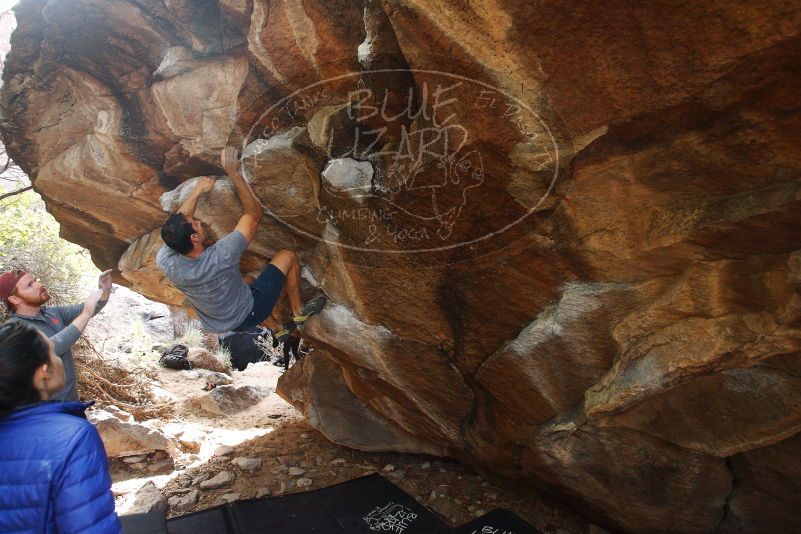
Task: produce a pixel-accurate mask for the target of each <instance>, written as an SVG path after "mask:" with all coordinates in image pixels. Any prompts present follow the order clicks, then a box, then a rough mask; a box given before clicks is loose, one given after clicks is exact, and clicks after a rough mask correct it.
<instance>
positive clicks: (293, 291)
mask: <svg viewBox="0 0 801 534" xmlns="http://www.w3.org/2000/svg"><path fill="white" fill-rule="evenodd" d="M221 163H222V167H223V169H224V170H225V172H226V174H227V175H228V177H229V178H230V179H231V182H232V183H233V184H234V187H235V188H236V193H237V196H238V197H239V200H240V202H241V203H242V206H243V208H244V210H245V213H244V215H242V217H241V218H240V219H239V222H238V223H237V225H236V228H235V229H234V231H233V232H231V233H230V234H228V235H226V236H225V237H223V238H222V239H220V240H218V241H217V242H216V243H211V242H210V241H209V236H208V233H207V231H206V229H205V227H204V224H203V222H201V221H200V220H199V219H196V218H195V217H194V214H195V208H197V203H198V199H199V198H200V196H201V195H203V194H204V193H207V192H209V191H211V190H212V188H213V187H214V179H213V178H211V177H202V178H200V179H199V180H198V182H197V184H196V185H195V188H194V190H193V191H192V193H191V194H190V195H189V198H187V199H186V201H185V202H184V203H183V204H182V205H181V207H180V208H179V209H178V211H177V212H176V213H174V214H173V215H171V216H170V217H169V218H168V219H167V222H165V223H164V226H162V228H161V237H162V239H163V240H164V243H166V245H165V246H163V247H161V249H160V250H159V251H158V253H157V254H156V264H157V265H158V267H159V269H161V271H162V272H163V273H164V274H165V275H166V276H167V279H168V280H169V281H170V282H171V283H172V284H173V285H174V286H175V287H177V288H178V289H180V290H181V291H182V292H183V293H184V294H185V295H186V296H187V298H188V299H189V302H190V304H191V305H192V308H193V309H194V310H195V311H196V312H197V316H198V318H199V319H200V321H201V323H202V324H203V325H204V327H206V328H207V329H209V330H210V331H213V332H228V331H234V332H242V331H245V330H248V329H249V328H252V327H254V326H256V325H258V324H260V323H262V322H263V321H265V320H266V319H267V318H268V317H269V316H270V314H271V312H272V310H273V308H274V307H275V305H276V304H277V302H278V301H279V299H280V298H281V296H282V295H283V294H284V293H286V295H287V296H288V297H289V302H290V305H291V307H292V319H291V320H290V321H288V322H287V323H284V324H283V326H282V327H281V329H280V330H278V331H277V332H276V333H275V334H274V335H275V337H276V338H277V339H278V341H281V342H283V341H285V340H286V339H287V338H288V337H289V334H290V333H291V332H292V331H293V330H295V329H296V328H300V327H302V326H303V324H304V323H305V321H306V320H307V319H308V318H309V316H311V315H313V314H315V313H317V312H319V311H320V310H322V308H323V307H324V306H325V296H324V295H322V294H321V295H318V296H317V297H315V298H313V299H312V300H310V301H309V302H307V303H306V304H305V305H304V304H303V302H302V300H301V294H300V262H299V260H298V256H297V254H295V252H293V251H291V250H280V251H278V252H277V253H276V254H275V256H274V257H273V259H272V261H271V262H270V263H269V264H267V266H266V267H265V268H264V271H262V273H261V274H260V275H259V276H258V277H257V278H256V279H255V280H253V281H252V282H251V283H250V285H248V283H246V281H245V280H244V279H243V278H242V273H241V272H240V270H239V260H240V258H241V257H242V254H243V253H244V252H245V250H246V249H247V248H248V245H249V244H250V242H251V241H253V238H254V237H255V235H256V229H257V228H258V226H259V221H261V217H262V213H263V208H262V205H261V203H260V202H259V200H258V198H257V197H256V195H255V193H254V192H253V190H252V189H251V188H250V185H249V184H248V183H247V182H246V181H245V180H244V178H242V175H241V174H240V173H239V159H238V152H237V150H236V149H235V148H232V147H228V148H226V149H225V150H224V151H223V152H222V156H221Z"/></svg>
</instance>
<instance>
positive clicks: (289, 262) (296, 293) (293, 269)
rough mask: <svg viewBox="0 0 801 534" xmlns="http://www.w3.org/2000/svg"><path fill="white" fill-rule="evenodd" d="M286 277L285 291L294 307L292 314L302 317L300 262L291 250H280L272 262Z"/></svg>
mask: <svg viewBox="0 0 801 534" xmlns="http://www.w3.org/2000/svg"><path fill="white" fill-rule="evenodd" d="M270 263H272V264H273V265H275V266H276V267H278V269H280V270H281V272H282V273H284V275H285V276H286V283H285V286H284V289H285V291H286V294H287V296H288V297H289V303H290V305H291V306H292V314H293V315H300V314H301V311H302V310H303V300H302V299H301V296H300V260H299V259H298V255H297V254H295V252H293V251H291V250H279V251H278V252H277V253H276V254H275V256H274V257H273V259H272V261H271V262H270Z"/></svg>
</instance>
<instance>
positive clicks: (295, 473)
mask: <svg viewBox="0 0 801 534" xmlns="http://www.w3.org/2000/svg"><path fill="white" fill-rule="evenodd" d="M287 474H288V475H289V476H291V477H299V476H301V475H304V474H306V470H305V469H303V468H302V467H295V466H292V467H290V468H289V471H288V472H287Z"/></svg>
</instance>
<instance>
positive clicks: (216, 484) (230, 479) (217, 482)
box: [200, 471, 236, 489]
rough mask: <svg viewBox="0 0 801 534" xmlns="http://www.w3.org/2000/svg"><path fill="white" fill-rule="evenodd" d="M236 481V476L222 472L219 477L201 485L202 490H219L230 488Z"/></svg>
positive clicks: (205, 481)
mask: <svg viewBox="0 0 801 534" xmlns="http://www.w3.org/2000/svg"><path fill="white" fill-rule="evenodd" d="M234 480H236V476H234V474H233V473H232V472H230V471H221V472H220V473H218V474H217V476H215V477H213V478H210V479H208V480H204V481H203V482H201V483H200V488H201V489H217V488H223V487H226V486H230V485H231V484H233V483H234Z"/></svg>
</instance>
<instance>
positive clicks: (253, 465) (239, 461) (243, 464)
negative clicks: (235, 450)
mask: <svg viewBox="0 0 801 534" xmlns="http://www.w3.org/2000/svg"><path fill="white" fill-rule="evenodd" d="M231 463H232V464H233V465H235V466H237V467H238V468H239V469H242V470H243V471H250V472H251V473H252V472H253V471H255V470H256V469H259V468H260V467H261V459H260V458H245V457H239V458H234V459H233V460H231Z"/></svg>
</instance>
